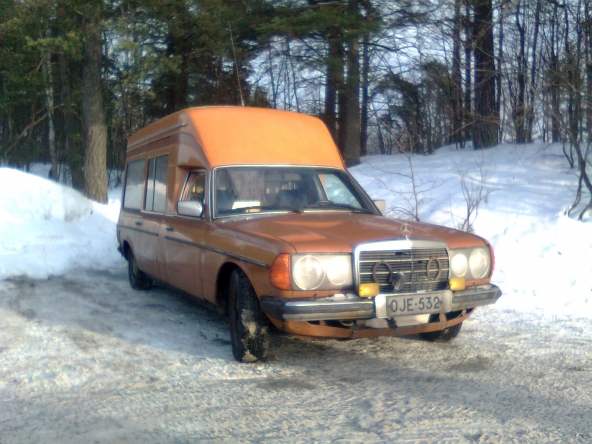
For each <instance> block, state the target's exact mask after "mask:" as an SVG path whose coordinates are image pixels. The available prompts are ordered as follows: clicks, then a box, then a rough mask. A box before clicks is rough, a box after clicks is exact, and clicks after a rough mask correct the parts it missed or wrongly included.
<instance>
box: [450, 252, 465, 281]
mask: <svg viewBox="0 0 592 444" xmlns="http://www.w3.org/2000/svg"><path fill="white" fill-rule="evenodd" d="M450 269H451V271H452V274H453V275H454V276H456V277H463V276H464V275H465V274H467V270H468V269H469V262H468V260H467V257H466V256H465V255H464V254H462V253H456V254H455V255H454V256H453V257H452V261H451V263H450Z"/></svg>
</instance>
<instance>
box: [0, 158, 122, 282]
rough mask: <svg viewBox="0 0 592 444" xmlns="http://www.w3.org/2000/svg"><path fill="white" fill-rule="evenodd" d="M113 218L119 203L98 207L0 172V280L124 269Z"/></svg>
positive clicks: (58, 188)
mask: <svg viewBox="0 0 592 444" xmlns="http://www.w3.org/2000/svg"><path fill="white" fill-rule="evenodd" d="M118 214H119V199H118V198H116V199H113V200H109V204H108V205H99V204H96V203H93V202H91V201H89V200H88V199H86V198H85V197H84V196H82V195H81V194H80V193H78V192H77V191H75V190H73V189H71V188H68V187H66V186H64V185H61V184H58V183H55V182H53V181H50V180H47V179H42V178H40V177H37V176H34V175H32V174H26V173H23V172H21V171H18V170H14V169H10V168H0V279H6V278H10V277H15V276H21V275H27V276H29V277H32V278H36V279H42V278H48V277H49V276H52V275H61V274H64V273H67V272H69V271H72V270H75V269H77V268H97V269H104V268H110V267H120V266H124V265H125V264H124V263H123V262H122V258H121V255H120V254H119V253H118V252H117V240H116V236H115V223H116V222H117V216H118Z"/></svg>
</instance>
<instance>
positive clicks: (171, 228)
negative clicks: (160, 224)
mask: <svg viewBox="0 0 592 444" xmlns="http://www.w3.org/2000/svg"><path fill="white" fill-rule="evenodd" d="M166 230H167V231H175V229H174V228H173V227H166Z"/></svg>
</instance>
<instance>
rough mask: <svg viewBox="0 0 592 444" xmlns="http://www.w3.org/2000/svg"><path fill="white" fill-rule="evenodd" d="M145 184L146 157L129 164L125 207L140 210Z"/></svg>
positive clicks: (124, 200)
mask: <svg viewBox="0 0 592 444" xmlns="http://www.w3.org/2000/svg"><path fill="white" fill-rule="evenodd" d="M143 184H144V159H139V160H134V161H133V162H130V163H128V164H127V170H126V172H125V189H124V193H123V208H126V209H128V210H139V209H140V207H141V206H142V185H143Z"/></svg>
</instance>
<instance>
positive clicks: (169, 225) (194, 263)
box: [163, 170, 207, 298]
mask: <svg viewBox="0 0 592 444" xmlns="http://www.w3.org/2000/svg"><path fill="white" fill-rule="evenodd" d="M205 185H206V172H205V170H197V171H191V172H189V173H188V175H187V180H186V181H185V184H184V187H183V190H182V191H181V194H180V196H179V201H178V202H176V203H175V209H176V210H177V211H176V214H175V215H172V216H170V215H169V216H167V217H166V219H165V225H164V233H163V235H164V245H165V262H166V273H167V275H168V281H169V283H170V284H171V285H173V286H175V287H177V288H180V289H181V290H184V291H186V292H188V293H190V294H192V295H194V296H197V297H199V298H203V289H202V271H201V256H202V249H201V247H202V245H203V239H204V233H205V230H206V223H207V222H206V221H205V219H204V214H203V208H204V194H205V193H204V190H205ZM179 202H193V203H194V204H200V206H201V208H202V211H201V214H197V213H196V212H195V211H193V212H188V211H181V213H184V214H179ZM193 208H199V206H198V205H193Z"/></svg>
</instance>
